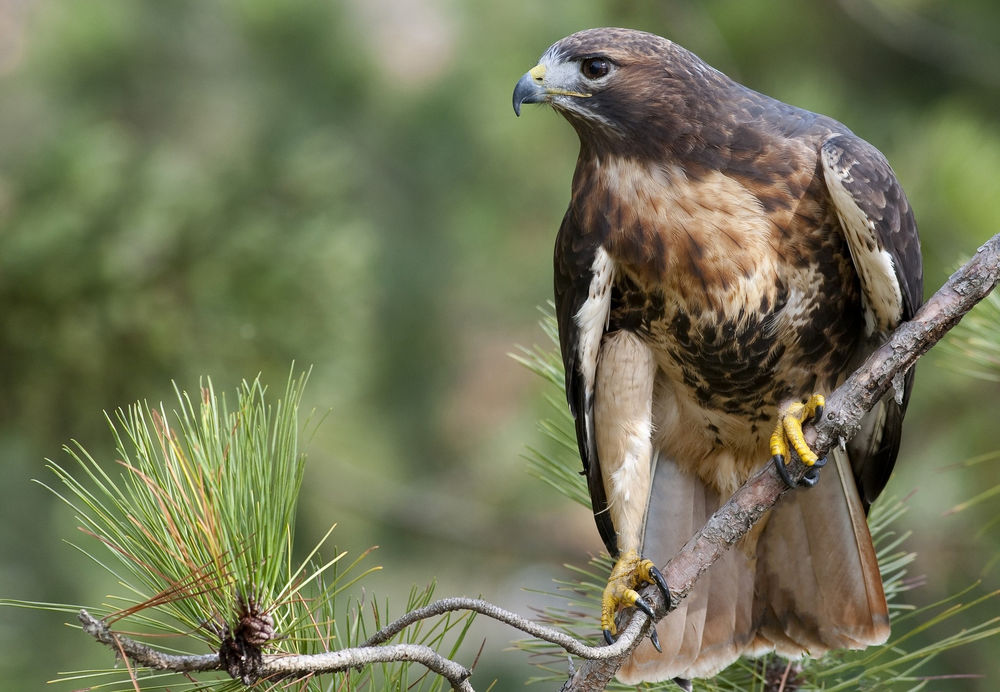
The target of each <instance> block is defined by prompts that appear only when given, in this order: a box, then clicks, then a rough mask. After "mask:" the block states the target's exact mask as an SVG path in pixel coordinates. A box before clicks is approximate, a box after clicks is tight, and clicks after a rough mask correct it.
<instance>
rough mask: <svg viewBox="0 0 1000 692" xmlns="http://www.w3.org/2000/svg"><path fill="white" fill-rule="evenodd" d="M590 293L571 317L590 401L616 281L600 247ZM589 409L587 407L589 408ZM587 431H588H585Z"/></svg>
mask: <svg viewBox="0 0 1000 692" xmlns="http://www.w3.org/2000/svg"><path fill="white" fill-rule="evenodd" d="M590 272H591V279H590V290H589V291H588V293H587V299H586V300H585V301H583V305H581V306H580V309H579V310H578V311H577V313H576V315H575V316H574V318H573V319H574V321H575V322H576V326H577V328H578V329H579V330H580V339H579V342H578V345H577V348H578V349H579V358H580V373H581V374H582V375H583V384H584V391H585V392H587V398H588V399H590V397H591V396H593V392H594V373H595V372H597V354H598V353H599V352H600V349H601V338H602V337H603V336H604V330H605V329H607V326H608V315H609V314H610V312H611V284H612V283H613V282H614V280H615V263H614V260H612V259H611V256H610V255H608V253H607V251H606V250H605V249H604V248H603V247H599V248H597V253H596V254H595V255H594V263H593V264H592V265H591V267H590ZM588 408H589V407H588ZM588 429H589V428H588Z"/></svg>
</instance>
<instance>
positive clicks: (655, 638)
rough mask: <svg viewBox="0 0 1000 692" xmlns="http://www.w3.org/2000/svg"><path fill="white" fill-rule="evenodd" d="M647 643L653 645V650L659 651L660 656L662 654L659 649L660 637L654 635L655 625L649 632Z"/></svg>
mask: <svg viewBox="0 0 1000 692" xmlns="http://www.w3.org/2000/svg"><path fill="white" fill-rule="evenodd" d="M649 641H651V642H652V643H653V648H654V649H656V650H657V651H659V652H660V653H661V654H662V653H663V649H661V648H660V637H659V635H658V634H656V625H653V627H652V628H651V629H650V630H649Z"/></svg>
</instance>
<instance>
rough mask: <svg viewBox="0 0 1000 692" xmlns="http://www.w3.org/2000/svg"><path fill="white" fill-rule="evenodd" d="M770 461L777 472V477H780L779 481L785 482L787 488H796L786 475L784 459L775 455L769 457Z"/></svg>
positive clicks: (779, 455)
mask: <svg viewBox="0 0 1000 692" xmlns="http://www.w3.org/2000/svg"><path fill="white" fill-rule="evenodd" d="M771 461H773V462H774V468H775V469H776V470H777V471H778V475H779V476H781V480H783V481H785V485H787V486H788V487H789V488H794V487H796V486H795V483H794V482H793V481H792V477H791V476H789V475H788V467H787V466H785V457H784V456H782V455H781V454H775V455H774V456H773V457H771Z"/></svg>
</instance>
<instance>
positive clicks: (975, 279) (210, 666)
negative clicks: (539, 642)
mask: <svg viewBox="0 0 1000 692" xmlns="http://www.w3.org/2000/svg"><path fill="white" fill-rule="evenodd" d="M998 281H1000V234H998V235H996V236H994V237H993V238H992V239H990V240H989V241H988V242H987V243H986V244H985V245H983V246H982V247H981V248H979V250H978V251H977V252H976V255H975V256H974V257H973V258H972V259H971V260H970V261H969V262H967V263H966V264H965V265H964V266H963V267H962V268H961V269H959V270H958V271H957V272H955V273H954V274H953V275H952V276H951V278H949V279H948V281H947V282H946V283H945V285H944V286H943V287H942V288H941V289H940V290H939V291H938V292H937V293H935V294H934V295H933V296H932V297H931V299H930V300H928V301H927V303H925V304H924V306H923V307H922V308H921V309H920V310H919V311H917V314H916V315H915V316H914V318H913V319H912V320H910V321H909V322H906V323H904V324H902V325H900V326H899V328H898V329H896V330H895V332H893V334H892V335H891V336H890V338H889V340H888V341H887V342H886V343H885V344H884V345H883V346H882V347H880V348H879V349H878V350H876V351H875V352H874V353H872V355H871V356H870V357H869V358H868V359H867V360H866V361H865V362H864V364H862V366H861V367H860V368H859V369H858V370H857V371H856V372H855V373H854V374H853V375H851V377H849V378H848V379H847V381H846V382H844V384H843V385H841V386H840V387H839V388H838V389H837V390H836V391H834V392H833V393H832V394H831V395H830V396H829V397H827V402H826V413H825V416H824V418H823V420H822V421H820V423H819V424H817V425H816V426H815V433H816V440H815V442H814V444H813V448H814V450H815V451H816V452H817V454H819V455H820V456H823V455H825V454H826V453H828V452H829V450H830V448H831V447H832V446H833V445H834V444H836V443H839V442H840V441H841V440H847V439H850V438H851V437H852V436H853V435H854V434H855V433H856V432H857V430H858V428H859V427H860V424H861V419H862V417H863V416H864V415H865V413H867V412H868V411H869V410H870V409H871V408H872V407H873V406H874V405H875V403H876V402H878V401H879V400H880V399H881V398H882V397H883V396H884V395H885V394H886V392H887V391H888V390H889V388H890V387H891V386H892V384H893V380H894V378H897V377H901V376H902V375H903V374H905V373H906V371H907V370H908V369H909V368H910V367H912V365H913V363H915V362H916V360H917V359H918V358H920V356H922V355H923V354H924V353H926V352H927V351H928V350H929V349H930V348H931V347H932V346H933V345H934V344H936V343H937V342H938V341H939V340H940V339H941V337H943V336H944V334H945V333H947V331H948V330H949V329H951V328H952V327H954V326H955V325H956V324H957V323H958V322H959V320H961V318H962V317H963V316H964V315H965V314H966V313H967V312H968V311H969V310H971V309H972V307H973V306H974V305H975V304H976V303H978V302H979V301H980V300H982V299H983V298H984V297H985V296H986V295H987V294H989V292H990V291H991V290H993V288H994V287H995V286H996V285H997V282H998ZM789 461H790V464H789V472H790V474H791V476H792V478H793V480H800V479H801V478H802V476H803V475H805V472H806V470H807V467H805V466H804V465H803V464H801V462H799V461H798V459H795V458H793V459H791V460H789ZM786 490H787V486H786V485H785V483H784V481H782V480H781V479H780V478H779V477H778V474H777V472H776V471H775V469H774V466H773V465H772V464H768V465H766V466H765V467H764V468H762V469H761V470H760V471H758V472H757V473H756V474H754V475H753V476H752V477H751V478H750V479H749V480H748V481H747V482H746V483H745V484H744V485H743V486H742V487H741V488H740V489H739V490H737V491H736V493H735V494H734V495H733V496H732V498H730V500H729V501H728V502H726V504H724V505H723V506H722V507H721V508H720V509H719V510H718V511H717V512H716V513H715V514H714V515H712V517H711V518H710V519H709V520H708V523H706V524H705V526H704V527H703V528H702V529H701V530H700V531H699V532H698V533H697V534H695V535H694V536H693V537H692V538H691V539H690V540H689V541H688V542H687V543H686V544H685V545H684V547H683V548H682V549H681V550H680V552H678V553H677V555H675V556H674V557H673V558H672V559H671V560H670V562H668V563H667V565H666V566H665V567H664V568H663V574H664V577H665V578H666V581H667V583H668V584H670V586H671V590H670V601H671V602H670V603H669V604H667V603H665V602H664V600H663V597H662V595H661V594H660V593H659V591H658V590H657V589H655V588H647V589H646V590H645V592H644V593H643V596H644V597H645V598H646V599H647V600H648V601H649V603H650V605H651V606H652V607H653V610H654V612H655V614H656V617H657V619H659V618H661V617H663V616H664V615H665V614H666V613H667V612H668V611H669V610H672V609H673V608H676V607H677V605H678V603H679V602H680V601H681V600H682V599H683V598H684V597H686V596H687V595H688V593H689V592H690V591H691V589H692V588H693V586H694V584H695V582H696V581H697V580H698V578H699V577H700V576H701V575H702V574H703V573H704V572H705V570H707V569H708V568H709V567H710V566H711V565H712V564H713V563H714V562H715V561H716V560H717V559H719V557H721V556H722V554H723V553H724V552H725V551H726V550H728V549H729V548H730V547H731V546H732V545H733V544H734V543H736V541H738V540H739V539H740V538H741V537H743V536H744V535H745V534H746V533H747V532H748V531H749V530H750V528H751V527H752V526H753V525H754V524H755V523H756V522H757V520H758V519H760V517H761V516H763V515H764V514H765V513H766V512H767V511H768V510H769V509H770V508H771V507H772V506H773V505H774V503H775V502H777V500H778V498H779V497H781V495H782V494H783V493H784V492H785V491H786ZM456 610H471V611H474V612H477V613H480V614H482V615H485V616H487V617H490V618H493V619H495V620H499V621H500V622H504V623H506V624H508V625H511V626H512V627H515V628H517V629H519V630H521V631H522V632H525V633H526V634H529V635H532V636H535V637H538V638H540V639H544V640H546V641H549V642H552V643H554V644H557V645H559V646H561V647H562V648H563V649H565V650H566V651H567V652H569V653H571V654H574V655H577V656H580V657H581V658H584V659H587V662H586V663H585V664H584V665H582V666H581V667H580V668H579V669H577V670H576V671H575V672H573V674H572V675H571V677H570V678H569V679H568V680H567V681H566V683H565V685H564V686H563V690H573V691H579V692H582V691H590V690H603V689H604V688H605V687H606V686H607V684H608V682H610V680H611V678H612V677H614V675H615V673H616V672H617V671H618V669H619V668H620V667H621V666H622V664H623V663H624V662H625V661H626V660H627V658H628V656H629V655H630V654H631V652H632V651H633V650H634V649H635V647H636V646H637V645H638V643H639V641H640V640H641V638H642V637H643V636H644V634H645V633H646V631H647V630H648V627H649V625H650V623H649V620H648V618H647V617H646V616H645V615H644V614H643V613H641V612H638V611H635V612H634V614H633V615H632V617H631V618H630V619H629V621H628V622H627V624H625V626H624V627H622V628H620V632H621V633H620V636H619V638H618V640H617V641H616V642H615V643H614V644H613V645H611V646H598V647H595V646H589V645H587V644H584V643H582V642H580V641H578V640H576V639H574V638H573V637H570V636H569V635H567V634H565V633H564V632H561V631H559V630H556V629H554V628H551V627H546V626H544V625H541V624H539V623H536V622H532V621H530V620H527V619H525V618H523V617H521V616H519V615H517V614H516V613H512V612H511V611H508V610H505V609H503V608H500V607H499V606H496V605H494V604H492V603H489V602H487V601H483V600H481V599H472V598H449V599H443V600H440V601H435V602H434V603H431V604H429V605H428V606H425V607H423V608H418V609H417V610H414V611H411V612H410V613H407V614H406V615H404V616H403V617H401V618H400V619H398V620H396V621H394V622H393V623H391V624H389V625H387V626H386V627H385V628H383V629H382V630H380V631H379V632H377V633H375V634H374V635H373V636H372V637H371V638H370V639H369V640H368V641H367V642H366V643H365V645H363V646H361V647H356V648H350V649H342V650H340V651H334V652H329V653H324V654H315V655H302V656H298V655H268V656H263V658H262V662H261V664H260V665H259V667H258V668H257V669H255V671H254V673H255V675H257V679H269V680H273V679H282V678H304V677H307V676H309V675H314V674H320V673H331V672H337V671H342V670H346V669H348V668H352V667H355V666H361V665H367V664H371V663H380V662H389V661H416V662H418V663H421V664H422V665H424V666H426V667H427V668H428V669H430V670H432V671H434V672H435V673H438V674H439V675H441V676H442V677H444V678H446V679H447V680H448V681H449V683H451V685H452V688H453V689H455V690H461V691H462V692H472V687H471V685H470V683H469V681H468V678H469V676H470V675H471V671H469V670H468V669H466V668H465V667H463V666H461V665H460V664H458V663H456V662H454V661H451V660H449V659H447V658H444V657H442V656H440V655H439V654H437V653H436V652H435V651H433V650H432V649H430V648H428V647H424V646H418V645H409V644H392V645H387V644H384V642H386V641H388V640H389V639H391V638H392V637H393V636H395V635H396V634H398V633H399V632H400V631H402V630H404V629H405V628H406V627H408V626H410V625H412V624H413V623H415V622H417V621H419V620H423V619H426V618H429V617H435V616H438V615H442V614H444V613H446V612H451V611H456ZM79 619H80V622H81V623H82V624H83V629H84V631H85V632H87V633H88V634H90V635H91V636H92V637H94V638H95V639H97V640H98V641H100V642H101V643H103V644H105V645H107V646H109V647H111V648H112V649H114V650H115V651H116V652H119V653H120V654H123V655H125V656H127V657H128V658H129V659H130V660H132V661H134V662H135V663H137V664H139V665H141V666H145V667H148V668H154V669H157V670H172V671H176V672H204V671H215V670H224V669H225V666H224V665H223V664H222V662H221V660H220V657H219V655H218V654H208V655H205V656H177V655H171V654H165V653H163V652H160V651H158V650H156V649H154V648H152V647H150V646H147V645H145V644H142V643H139V642H136V641H134V640H132V639H129V638H127V637H124V636H122V635H119V634H115V633H114V632H112V631H111V630H110V629H109V628H108V626H107V625H106V624H105V623H104V622H102V621H100V620H97V619H96V618H94V617H92V616H91V615H90V614H89V613H87V611H85V610H81V611H80V613H79Z"/></svg>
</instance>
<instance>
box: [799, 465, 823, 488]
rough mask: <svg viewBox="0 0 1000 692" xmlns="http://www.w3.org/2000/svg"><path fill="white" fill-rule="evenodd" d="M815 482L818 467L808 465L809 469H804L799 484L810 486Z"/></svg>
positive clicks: (817, 477) (817, 481)
mask: <svg viewBox="0 0 1000 692" xmlns="http://www.w3.org/2000/svg"><path fill="white" fill-rule="evenodd" d="M817 483H819V469H818V468H816V467H815V466H810V467H809V470H808V471H806V473H805V475H804V476H802V481H801V482H800V483H799V485H800V486H802V487H805V488H811V487H813V486H814V485H816V484H817Z"/></svg>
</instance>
